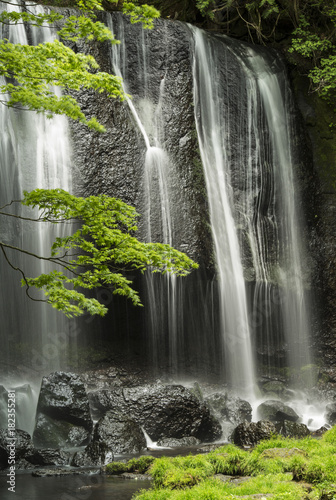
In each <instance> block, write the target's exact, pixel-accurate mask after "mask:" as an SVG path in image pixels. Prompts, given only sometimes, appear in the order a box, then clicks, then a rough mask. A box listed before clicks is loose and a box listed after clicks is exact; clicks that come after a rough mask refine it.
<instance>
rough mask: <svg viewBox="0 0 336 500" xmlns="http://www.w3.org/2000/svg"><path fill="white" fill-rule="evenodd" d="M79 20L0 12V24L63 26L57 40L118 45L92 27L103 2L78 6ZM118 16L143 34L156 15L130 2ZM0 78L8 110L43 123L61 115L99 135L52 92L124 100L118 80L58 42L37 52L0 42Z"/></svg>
mask: <svg viewBox="0 0 336 500" xmlns="http://www.w3.org/2000/svg"><path fill="white" fill-rule="evenodd" d="M109 3H110V4H114V5H115V6H119V5H120V3H118V0H109ZM74 4H75V5H76V6H77V8H78V15H71V16H70V17H69V18H68V19H64V17H63V16H62V15H61V14H60V13H58V12H55V11H53V10H51V11H50V12H49V13H46V12H43V13H41V12H37V13H33V12H29V11H27V12H17V11H13V12H2V13H1V15H0V23H2V24H14V25H15V24H22V23H23V22H24V23H26V22H27V23H30V24H31V25H33V26H43V25H46V24H50V25H54V24H55V22H56V21H57V22H58V23H60V22H61V24H62V22H63V26H62V27H61V29H60V30H59V31H58V35H59V37H61V39H62V40H64V41H65V40H69V41H71V42H77V41H78V40H80V39H82V40H84V41H86V42H90V41H92V40H97V41H99V42H103V41H108V42H109V43H112V44H113V43H119V42H118V41H117V40H114V37H113V35H112V33H111V32H110V30H109V29H108V28H107V27H106V26H105V25H104V24H103V23H101V22H99V21H96V16H95V14H94V12H93V11H94V10H103V4H102V0H77V1H76V2H74ZM121 10H122V11H123V12H124V13H126V14H127V15H129V16H130V19H131V22H133V23H136V22H142V23H143V25H144V27H145V28H151V27H152V25H153V19H155V18H156V17H158V16H159V12H158V11H157V10H156V9H154V8H153V7H151V6H148V5H142V6H139V5H137V4H136V3H135V2H122V3H121ZM0 75H1V76H3V77H5V78H7V79H9V80H7V81H5V82H4V83H3V84H2V85H1V86H0V92H1V93H2V94H3V95H8V96H9V98H8V99H3V100H2V101H1V102H2V103H3V104H5V105H7V106H9V107H16V106H18V105H19V106H25V107H27V108H28V109H30V110H35V111H37V112H39V113H41V112H43V113H46V114H47V116H48V117H50V116H53V115H55V114H64V115H66V116H68V117H69V118H71V119H73V120H79V121H80V122H82V123H84V124H85V125H87V126H88V127H90V128H92V129H94V130H96V131H99V132H103V131H104V130H105V129H104V127H103V126H102V125H100V124H99V122H98V120H97V119H96V118H95V117H93V118H91V119H90V120H89V119H87V118H86V117H85V114H84V113H83V112H82V110H81V108H80V106H79V104H78V102H77V101H76V100H75V99H73V98H71V97H70V96H57V95H55V93H54V92H53V91H52V86H57V87H60V88H61V89H68V90H75V91H77V90H79V89H93V90H95V91H97V92H100V93H102V92H104V93H105V94H106V95H107V96H108V97H113V98H120V99H124V97H125V96H124V92H123V89H122V85H121V80H120V78H117V77H116V76H114V75H109V74H108V73H104V72H100V71H99V66H98V64H97V62H96V61H95V59H94V58H93V57H92V56H89V55H84V54H82V53H76V52H74V51H73V50H72V49H70V48H69V47H66V46H65V45H64V44H63V42H62V41H60V40H57V39H56V40H54V41H53V42H46V43H44V44H39V45H37V46H27V45H20V44H17V43H11V42H10V41H9V40H7V39H5V38H4V39H2V40H1V41H0Z"/></svg>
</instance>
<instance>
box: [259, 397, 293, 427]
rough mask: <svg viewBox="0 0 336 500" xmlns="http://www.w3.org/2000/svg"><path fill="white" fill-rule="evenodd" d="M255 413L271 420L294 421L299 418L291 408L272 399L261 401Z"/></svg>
mask: <svg viewBox="0 0 336 500" xmlns="http://www.w3.org/2000/svg"><path fill="white" fill-rule="evenodd" d="M257 414H258V417H259V418H260V419H262V420H270V421H271V422H281V421H283V420H291V421H292V422H296V421H297V420H298V419H299V415H298V414H297V413H296V412H295V411H294V410H293V408H291V407H290V406H288V405H286V404H284V403H282V402H281V401H277V400H273V399H270V400H268V401H265V402H264V403H261V405H259V406H258V408H257Z"/></svg>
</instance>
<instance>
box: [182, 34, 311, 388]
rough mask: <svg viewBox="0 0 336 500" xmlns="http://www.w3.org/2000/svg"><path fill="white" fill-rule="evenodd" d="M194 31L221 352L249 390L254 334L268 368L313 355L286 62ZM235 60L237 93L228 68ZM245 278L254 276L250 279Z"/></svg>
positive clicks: (298, 364) (237, 382) (233, 380)
mask: <svg viewBox="0 0 336 500" xmlns="http://www.w3.org/2000/svg"><path fill="white" fill-rule="evenodd" d="M191 31H192V34H193V38H194V89H195V90H194V92H195V120H196V125H197V131H198V137H199V144H200V149H201V156H202V161H203V166H204V170H205V175H206V184H207V193H208V198H209V205H210V215H211V226H212V233H213V239H214V246H215V254H216V262H217V274H218V287H219V294H220V308H221V332H222V333H221V335H222V338H223V359H224V363H225V367H226V370H227V374H226V378H227V379H228V381H229V383H230V385H231V386H233V387H236V388H237V389H240V390H241V389H242V388H246V389H247V391H245V393H247V394H248V393H249V392H250V393H251V388H252V386H251V385H252V384H251V381H253V380H254V378H255V368H254V363H255V361H256V360H255V359H254V356H253V355H252V351H253V350H255V349H256V348H257V344H258V342H259V344H261V349H265V348H266V350H267V351H268V353H267V354H268V360H267V364H268V371H269V373H270V374H271V371H272V370H274V368H276V367H277V368H281V366H282V367H283V366H284V365H286V364H287V366H290V367H291V368H292V369H294V370H299V369H301V368H303V367H304V366H305V365H309V364H310V353H309V315H308V310H307V306H306V303H307V301H308V298H307V296H306V293H305V291H304V288H305V287H304V272H303V269H302V261H303V255H304V253H303V252H304V248H303V245H302V244H301V239H302V237H301V236H300V227H299V217H298V208H297V207H298V206H299V199H298V195H297V194H296V193H295V190H294V185H295V179H294V173H293V169H294V154H295V151H294V148H293V144H292V141H291V136H292V135H293V134H294V128H293V122H292V116H293V109H292V107H293V105H292V103H291V96H290V90H289V86H288V82H287V79H286V75H285V69H284V67H283V66H282V64H281V62H280V60H279V59H278V58H277V57H276V56H275V55H272V53H268V54H267V55H266V54H262V53H261V52H260V50H259V51H257V50H254V49H252V48H250V47H249V46H248V45H246V44H240V43H239V42H236V43H232V42H230V41H229V39H227V38H226V37H220V36H217V37H214V36H209V35H207V34H206V33H205V32H203V31H200V30H198V29H196V28H191ZM228 61H229V63H228ZM229 64H230V65H231V66H229ZM232 65H233V66H234V67H235V71H236V86H237V87H238V89H239V90H238V91H239V100H237V99H236V95H235V94H236V92H235V90H234V89H233V85H232V83H231V86H230V82H229V78H228V77H226V76H225V73H226V74H230V68H232ZM223 68H224V70H223ZM231 71H232V69H231ZM235 99H236V100H235ZM237 121H238V124H239V128H238V130H235V127H237V125H236V123H237ZM238 233H239V234H238ZM249 282H250V283H251V282H252V283H254V285H252V287H251V286H249V287H247V284H248V283H249ZM251 288H252V292H251ZM253 289H254V291H253ZM283 342H286V343H287V349H288V353H287V354H286V357H288V358H289V359H287V360H286V361H285V362H284V363H283V365H281V364H279V362H278V360H277V359H276V357H277V355H278V354H279V352H278V351H277V349H280V348H279V347H277V346H280V345H281V343H282V344H283ZM274 346H275V347H274ZM274 351H275V352H274Z"/></svg>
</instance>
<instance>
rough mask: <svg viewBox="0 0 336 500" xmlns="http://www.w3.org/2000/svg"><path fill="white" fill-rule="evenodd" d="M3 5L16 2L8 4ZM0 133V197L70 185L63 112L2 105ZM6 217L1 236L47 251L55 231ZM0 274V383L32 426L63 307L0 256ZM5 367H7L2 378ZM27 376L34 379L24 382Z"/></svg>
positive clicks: (15, 37) (30, 268)
mask: <svg viewBox="0 0 336 500" xmlns="http://www.w3.org/2000/svg"><path fill="white" fill-rule="evenodd" d="M7 7H8V9H12V10H17V9H18V7H15V6H14V5H12V4H11V5H8V6H7ZM31 9H32V10H33V12H36V13H39V12H43V9H42V8H41V7H35V6H34V7H33V6H32V7H31ZM1 27H2V29H3V30H4V31H5V32H4V33H2V34H1V36H2V37H7V38H8V39H9V40H10V41H11V42H13V43H20V44H27V43H28V38H27V32H26V29H25V27H24V26H23V25H22V24H18V25H17V26H9V27H6V26H5V25H2V24H1ZM30 36H31V40H32V42H33V43H34V44H38V43H41V42H43V41H49V40H51V39H53V38H54V34H53V32H52V31H51V30H50V28H49V27H44V28H40V29H38V28H35V27H30ZM0 141H1V158H0V161H1V168H0V175H1V185H0V189H1V193H0V205H5V204H6V203H9V202H11V201H12V200H20V199H21V198H22V196H23V191H24V190H27V191H29V190H32V189H35V188H63V189H65V190H69V189H70V188H71V176H70V170H69V163H70V145H69V135H68V128H67V121H66V119H65V118H64V117H60V116H59V117H55V118H53V119H47V118H45V117H44V116H43V115H38V114H36V113H33V112H29V111H23V110H15V109H14V108H7V107H6V106H5V105H1V135H0ZM13 207H15V210H16V215H18V216H23V217H31V216H32V212H31V211H29V210H28V209H26V210H24V209H23V208H22V207H21V208H20V205H18V204H17V203H16V204H14V205H13V206H11V207H10V210H8V211H13ZM5 210H6V209H5ZM36 215H37V214H36ZM6 219H7V218H6V217H4V216H1V229H2V231H1V233H2V238H3V239H4V242H5V243H7V244H10V245H13V246H17V247H20V248H23V249H25V250H28V251H29V252H32V253H36V254H38V255H43V256H48V255H50V245H51V243H52V241H53V238H54V237H55V236H56V234H60V233H59V232H58V233H56V232H55V230H52V229H51V227H50V226H49V227H48V226H47V225H46V224H40V223H38V224H37V223H30V222H28V221H21V220H20V219H14V221H15V222H14V223H13V219H12V218H10V220H6ZM7 258H8V259H9V260H10V262H11V263H12V264H13V266H15V267H16V266H17V267H19V268H20V269H22V270H23V271H24V272H25V274H26V276H36V275H38V274H40V273H42V272H45V271H47V269H48V268H47V266H46V265H45V264H42V263H41V261H38V260H37V259H34V258H30V257H29V256H26V255H21V254H19V253H17V252H14V251H12V252H11V251H10V250H8V251H7ZM1 277H2V288H1V300H0V316H1V334H0V348H1V365H2V378H1V383H2V384H3V385H4V386H5V387H6V388H7V389H13V388H15V389H16V394H17V404H18V411H17V420H18V422H17V423H18V425H19V427H20V428H21V429H23V430H27V431H28V432H30V433H32V431H33V428H34V407H35V406H36V401H37V396H38V394H37V393H36V390H35V386H34V383H36V384H38V383H39V381H40V376H41V374H42V373H45V371H52V370H53V369H58V368H59V367H60V359H61V357H62V356H63V354H64V350H65V349H66V346H65V345H63V346H62V347H60V346H59V345H57V344H56V343H55V342H56V341H55V338H56V337H57V335H58V334H61V333H62V334H63V336H64V331H65V329H66V321H65V319H64V317H63V315H62V314H60V313H57V312H54V311H53V310H51V308H50V306H46V305H45V304H41V302H34V301H32V300H31V299H29V298H28V297H27V296H26V294H25V290H24V289H21V287H20V278H21V275H20V273H18V272H15V271H14V270H13V269H11V268H10V266H9V265H8V263H7V262H5V260H4V259H1ZM4 284H6V285H5V286H4ZM32 296H34V297H35V298H37V299H40V298H42V297H41V296H40V295H38V294H35V295H34V294H33V293H32ZM4 372H5V373H6V372H7V373H8V379H7V378H6V377H5V376H4ZM26 381H29V382H30V384H33V385H27V384H24V382H26ZM22 384H23V385H22ZM29 405H30V406H31V408H30V410H29V408H28V406H29ZM0 406H1V405H0ZM25 415H26V417H27V421H25Z"/></svg>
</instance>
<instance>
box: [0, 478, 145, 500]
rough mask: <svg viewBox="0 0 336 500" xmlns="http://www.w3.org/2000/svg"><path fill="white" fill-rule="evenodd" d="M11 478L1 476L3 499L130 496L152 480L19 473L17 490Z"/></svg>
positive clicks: (109, 499)
mask: <svg viewBox="0 0 336 500" xmlns="http://www.w3.org/2000/svg"><path fill="white" fill-rule="evenodd" d="M7 480H8V478H7V477H6V476H4V475H1V476H0V498H1V500H13V498H15V500H46V499H48V500H77V499H78V500H130V499H131V498H132V495H133V494H134V493H135V492H136V491H138V490H140V489H141V488H149V487H150V481H143V480H135V479H132V480H125V479H120V478H115V477H108V476H101V475H96V474H92V475H77V476H61V477H32V475H31V474H17V475H16V487H15V494H14V495H13V493H12V492H11V491H8V489H7V488H8V486H9V485H7V484H6V482H7Z"/></svg>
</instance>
